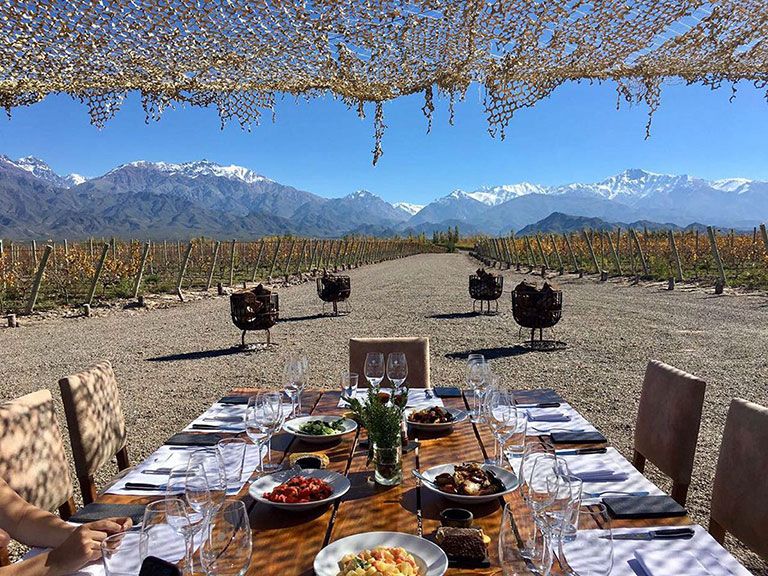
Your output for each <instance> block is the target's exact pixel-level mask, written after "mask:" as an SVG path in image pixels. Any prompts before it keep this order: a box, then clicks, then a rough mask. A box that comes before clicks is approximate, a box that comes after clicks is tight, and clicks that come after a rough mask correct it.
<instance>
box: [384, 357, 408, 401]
mask: <svg viewBox="0 0 768 576" xmlns="http://www.w3.org/2000/svg"><path fill="white" fill-rule="evenodd" d="M387 378H389V381H390V382H391V383H392V398H393V399H395V398H397V397H398V396H399V395H400V394H402V393H403V392H404V390H403V383H404V382H405V379H406V378H408V360H407V359H406V357H405V352H390V353H389V354H387Z"/></svg>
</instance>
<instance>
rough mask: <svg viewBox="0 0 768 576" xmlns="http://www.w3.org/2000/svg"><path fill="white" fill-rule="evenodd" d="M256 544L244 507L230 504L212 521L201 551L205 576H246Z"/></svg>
mask: <svg viewBox="0 0 768 576" xmlns="http://www.w3.org/2000/svg"><path fill="white" fill-rule="evenodd" d="M252 550H253V543H252V540H251V526H250V522H249V520H248V512H247V511H246V508H245V503H244V502H242V501H241V500H227V501H226V502H225V503H224V504H223V505H222V506H221V507H220V508H219V509H218V510H217V511H216V513H215V514H214V515H213V516H212V517H211V520H210V522H209V528H208V531H207V533H206V537H205V539H204V540H203V543H202V545H201V547H200V560H201V562H202V564H203V569H204V570H205V572H206V574H209V575H215V576H243V575H244V574H245V573H246V572H247V571H248V567H249V566H250V564H251V553H252Z"/></svg>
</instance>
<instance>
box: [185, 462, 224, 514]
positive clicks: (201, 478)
mask: <svg viewBox="0 0 768 576" xmlns="http://www.w3.org/2000/svg"><path fill="white" fill-rule="evenodd" d="M206 491H207V494H206ZM190 494H191V495H192V498H193V500H190ZM185 495H186V497H187V500H190V505H191V506H192V507H193V508H194V509H195V510H197V511H198V512H201V513H203V514H205V515H207V516H210V515H211V514H213V513H214V512H215V511H216V510H217V509H218V508H219V506H221V505H222V504H223V503H224V499H225V498H226V496H227V475H226V473H225V472H224V462H223V460H222V459H221V456H220V455H219V452H218V451H217V450H216V448H204V449H202V450H195V451H194V452H192V454H191V455H190V457H189V464H188V465H187V476H186V488H185ZM201 498H202V500H201ZM205 498H207V500H205ZM196 506H198V507H196Z"/></svg>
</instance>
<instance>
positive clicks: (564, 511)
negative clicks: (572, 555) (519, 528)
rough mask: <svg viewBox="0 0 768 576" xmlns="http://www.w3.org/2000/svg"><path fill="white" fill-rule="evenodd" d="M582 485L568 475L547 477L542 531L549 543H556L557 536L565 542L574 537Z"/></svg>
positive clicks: (579, 481) (574, 477)
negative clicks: (546, 495) (546, 496)
mask: <svg viewBox="0 0 768 576" xmlns="http://www.w3.org/2000/svg"><path fill="white" fill-rule="evenodd" d="M583 484H584V483H583V482H582V481H581V479H579V478H577V477H576V476H571V475H569V474H561V473H557V474H552V475H550V476H548V477H547V492H548V494H549V498H548V500H547V504H546V506H545V507H544V508H543V510H542V530H543V531H544V532H545V534H546V536H547V537H548V539H549V541H550V542H551V543H556V542H557V538H558V536H559V537H561V538H563V539H564V540H565V541H572V540H573V539H574V538H575V537H576V529H577V527H578V523H579V508H580V507H581V489H582V486H583Z"/></svg>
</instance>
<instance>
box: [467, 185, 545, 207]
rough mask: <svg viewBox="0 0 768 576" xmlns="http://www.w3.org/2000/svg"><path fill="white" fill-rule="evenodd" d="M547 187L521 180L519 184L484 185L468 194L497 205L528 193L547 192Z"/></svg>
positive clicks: (485, 202) (486, 202) (483, 201)
mask: <svg viewBox="0 0 768 576" xmlns="http://www.w3.org/2000/svg"><path fill="white" fill-rule="evenodd" d="M546 193H547V189H546V188H545V187H544V186H539V185H538V184H531V183H529V182H520V183H519V184H505V185H503V186H493V187H484V188H480V189H478V190H475V191H474V192H470V193H469V194H468V196H470V197H471V198H474V199H475V200H478V201H480V202H482V203H483V204H487V205H488V206H496V205H498V204H503V203H504V202H507V201H508V200H512V199H513V198H518V197H520V196H525V195H526V194H546Z"/></svg>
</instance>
